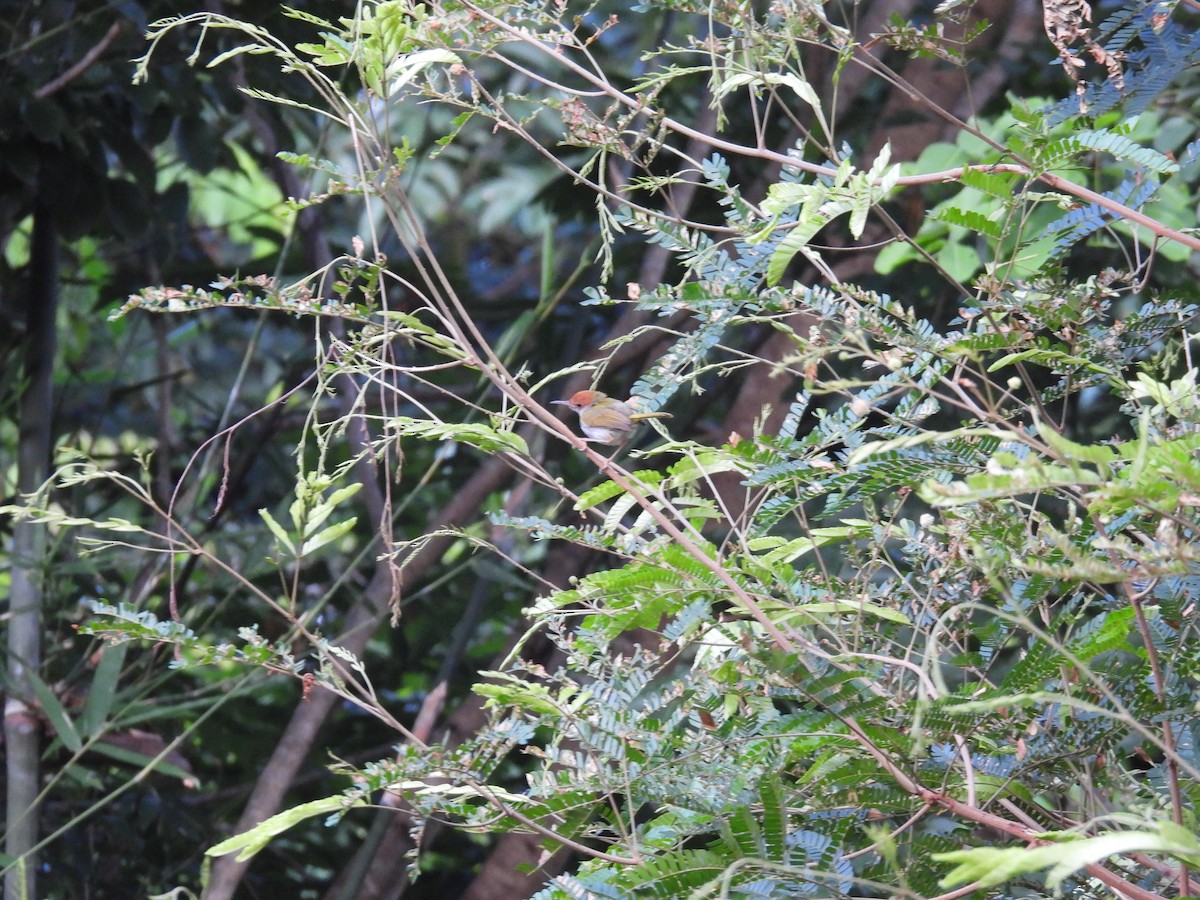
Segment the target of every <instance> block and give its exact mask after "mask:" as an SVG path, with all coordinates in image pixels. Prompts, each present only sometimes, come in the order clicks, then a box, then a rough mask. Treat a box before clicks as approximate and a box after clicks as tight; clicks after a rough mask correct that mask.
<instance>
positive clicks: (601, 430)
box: [550, 391, 671, 444]
mask: <svg viewBox="0 0 1200 900" xmlns="http://www.w3.org/2000/svg"><path fill="white" fill-rule="evenodd" d="M550 402H551V403H559V404H562V405H563V406H567V407H569V408H570V409H573V410H574V411H575V412H577V413H579V427H580V428H581V429H582V430H583V433H584V434H585V435H587V440H589V441H595V442H596V443H597V444H620V443H621V442H622V441H624V440H625V439H626V438H628V437H629V435H630V434H631V433H632V432H633V426H634V424H635V423H636V422H640V421H642V420H643V419H669V418H671V414H670V413H664V412H634V410H633V407H632V406H630V405H629V404H628V403H626V402H625V401H623V400H616V399H614V398H613V397H610V396H608V394H604V393H601V392H600V391H576V392H575V393H574V394H572V395H571V396H570V397H569V398H568V399H566V400H551V401H550Z"/></svg>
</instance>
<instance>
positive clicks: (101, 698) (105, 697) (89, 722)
mask: <svg viewBox="0 0 1200 900" xmlns="http://www.w3.org/2000/svg"><path fill="white" fill-rule="evenodd" d="M128 649H129V645H128V644H116V645H112V644H107V645H105V647H104V649H103V650H102V651H101V653H100V662H99V663H97V664H96V672H95V674H93V675H92V686H91V689H90V690H89V691H88V695H87V700H86V701H85V702H84V704H83V712H82V713H81V714H80V716H79V730H80V731H82V732H83V734H84V735H85V736H87V737H94V736H95V735H97V734H99V733H100V731H101V729H102V728H103V726H104V723H105V720H106V719H108V715H109V713H110V712H112V707H113V701H114V700H115V699H116V695H117V681H118V679H120V677H121V667H122V666H123V665H124V663H125V652H126V651H127V650H128Z"/></svg>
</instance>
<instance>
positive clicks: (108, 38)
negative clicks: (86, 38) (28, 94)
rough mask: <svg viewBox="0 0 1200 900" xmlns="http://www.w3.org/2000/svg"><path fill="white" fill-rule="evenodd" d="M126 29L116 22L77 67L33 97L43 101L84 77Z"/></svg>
mask: <svg viewBox="0 0 1200 900" xmlns="http://www.w3.org/2000/svg"><path fill="white" fill-rule="evenodd" d="M124 28H125V23H124V22H122V21H120V20H119V19H118V20H117V21H116V22H113V23H112V24H111V25H110V26H108V31H106V32H105V33H104V37H102V38H100V40H98V41H96V43H95V45H94V46H93V47H92V49H90V50H89V51H88V52H87V53H85V54H83V57H82V58H81V59H80V60H79V62H77V63H75V65H73V66H71V68H69V69H67V71H65V72H63V73H62V74H61V75H59V76H58V77H56V78H52V79H50V80H49V81H47V82H46V83H45V84H43V85H42V86H41V87H40V88H38V89H37V90H35V91H34V92H33V96H34V97H36V98H37V99H39V100H41V99H43V98H45V97H49V96H50V95H51V94H53V93H56V92H57V91H60V90H62V89H63V88H64V87H66V86H67V85H68V84H70V83H71V82H72V81H74V80H75V79H76V78H78V77H79V76H80V75H82V74H83V73H84V72H85V71H87V70H88V68H89V67H91V65H92V64H93V63H94V62H95V61H96V60H97V59H99V58H100V55H101V54H102V53H103V52H104V51H105V50H107V49H108V45H109V44H111V43H112V42H113V41H114V40H116V37H117V35H118V34H120V33H121V32H122V31H123V30H124Z"/></svg>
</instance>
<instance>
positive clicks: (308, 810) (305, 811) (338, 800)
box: [204, 794, 366, 862]
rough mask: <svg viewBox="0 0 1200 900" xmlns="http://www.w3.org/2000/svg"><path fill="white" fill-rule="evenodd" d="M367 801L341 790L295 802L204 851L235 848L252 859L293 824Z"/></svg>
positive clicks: (239, 859)
mask: <svg viewBox="0 0 1200 900" xmlns="http://www.w3.org/2000/svg"><path fill="white" fill-rule="evenodd" d="M365 802H366V801H365V800H358V801H354V802H350V801H348V800H347V799H346V798H345V797H343V796H342V795H341V794H338V795H336V796H334V797H322V798H321V799H320V800H312V801H310V802H308V803H301V804H300V805H299V806H293V807H292V808H291V809H287V810H284V811H283V812H281V813H277V814H276V815H273V816H271V818H269V819H267V820H266V821H264V822H260V823H259V824H257V825H255V826H254V827H253V828H251V829H250V830H249V831H243V832H242V833H241V834H235V835H234V836H233V837H231V838H228V839H226V840H223V841H221V843H219V844H217V845H215V846H213V847H209V848H208V849H207V850H206V851H204V855H205V856H228V855H229V854H230V853H233V852H234V851H235V850H236V851H240V852H239V853H238V855H237V860H236V861H237V862H245V861H246V860H248V859H251V858H252V857H253V856H254V855H255V854H256V853H258V851H259V850H262V849H263V847H265V846H267V844H269V843H270V842H271V839H272V838H275V837H278V836H279V835H280V834H282V833H283V832H285V831H287V830H288V829H289V828H291V827H292V826H293V825H296V824H297V823H299V822H303V821H304V820H305V819H311V818H312V817H313V816H322V815H325V814H327V813H335V812H342V811H344V810H346V809H349V808H351V806H362V805H363V804H364V803H365Z"/></svg>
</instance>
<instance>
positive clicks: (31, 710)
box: [4, 175, 58, 900]
mask: <svg viewBox="0 0 1200 900" xmlns="http://www.w3.org/2000/svg"><path fill="white" fill-rule="evenodd" d="M44 178H45V175H43V179H44ZM29 273H30V274H29V290H28V293H27V295H26V308H25V389H24V391H23V392H22V394H21V402H20V411H19V413H18V423H19V430H20V436H19V449H18V451H17V489H18V490H19V491H20V492H21V493H22V494H28V493H31V492H33V491H35V490H37V489H38V488H39V487H40V486H41V485H42V483H43V482H44V481H45V480H46V478H47V477H48V476H49V469H50V436H51V428H50V417H51V413H52V411H53V390H54V387H53V375H54V355H55V348H56V340H55V331H54V328H55V313H56V311H57V308H58V237H57V235H56V234H55V230H54V223H53V220H52V216H51V213H50V208H49V206H48V205H47V204H46V201H45V185H44V180H43V183H42V184H39V190H38V199H37V200H36V201H35V206H34V217H33V239H32V242H31V247H30V259H29ZM45 555H46V530H45V527H44V526H42V525H39V524H37V523H36V522H31V521H28V520H25V521H18V522H17V523H16V524H15V525H14V526H13V540H12V589H11V593H10V595H9V610H8V661H7V667H6V668H7V675H8V691H9V693H8V696H7V697H6V698H5V703H4V741H5V762H6V771H5V779H6V783H5V786H6V789H7V790H6V793H7V802H6V821H7V823H8V831H7V833H6V835H5V843H4V850H5V852H6V853H7V854H8V855H9V856H10V857H11V858H13V859H16V860H19V862H18V863H17V864H16V865H14V866H13V867H12V868H11V869H9V871H8V873H7V874H6V875H5V878H4V897H5V900H26V898H30V897H36V896H37V863H36V859H35V857H34V855H33V852H32V851H33V848H34V846H36V844H37V841H38V811H37V806H36V801H37V796H38V787H39V782H40V779H39V774H38V773H39V760H40V757H41V740H40V738H41V724H40V720H39V718H38V715H37V711H36V707H35V702H34V699H33V688H32V679H31V677H30V676H31V675H36V674H37V672H38V669H39V668H40V667H41V659H42V645H41V642H42V581H43V570H44V566H45Z"/></svg>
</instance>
